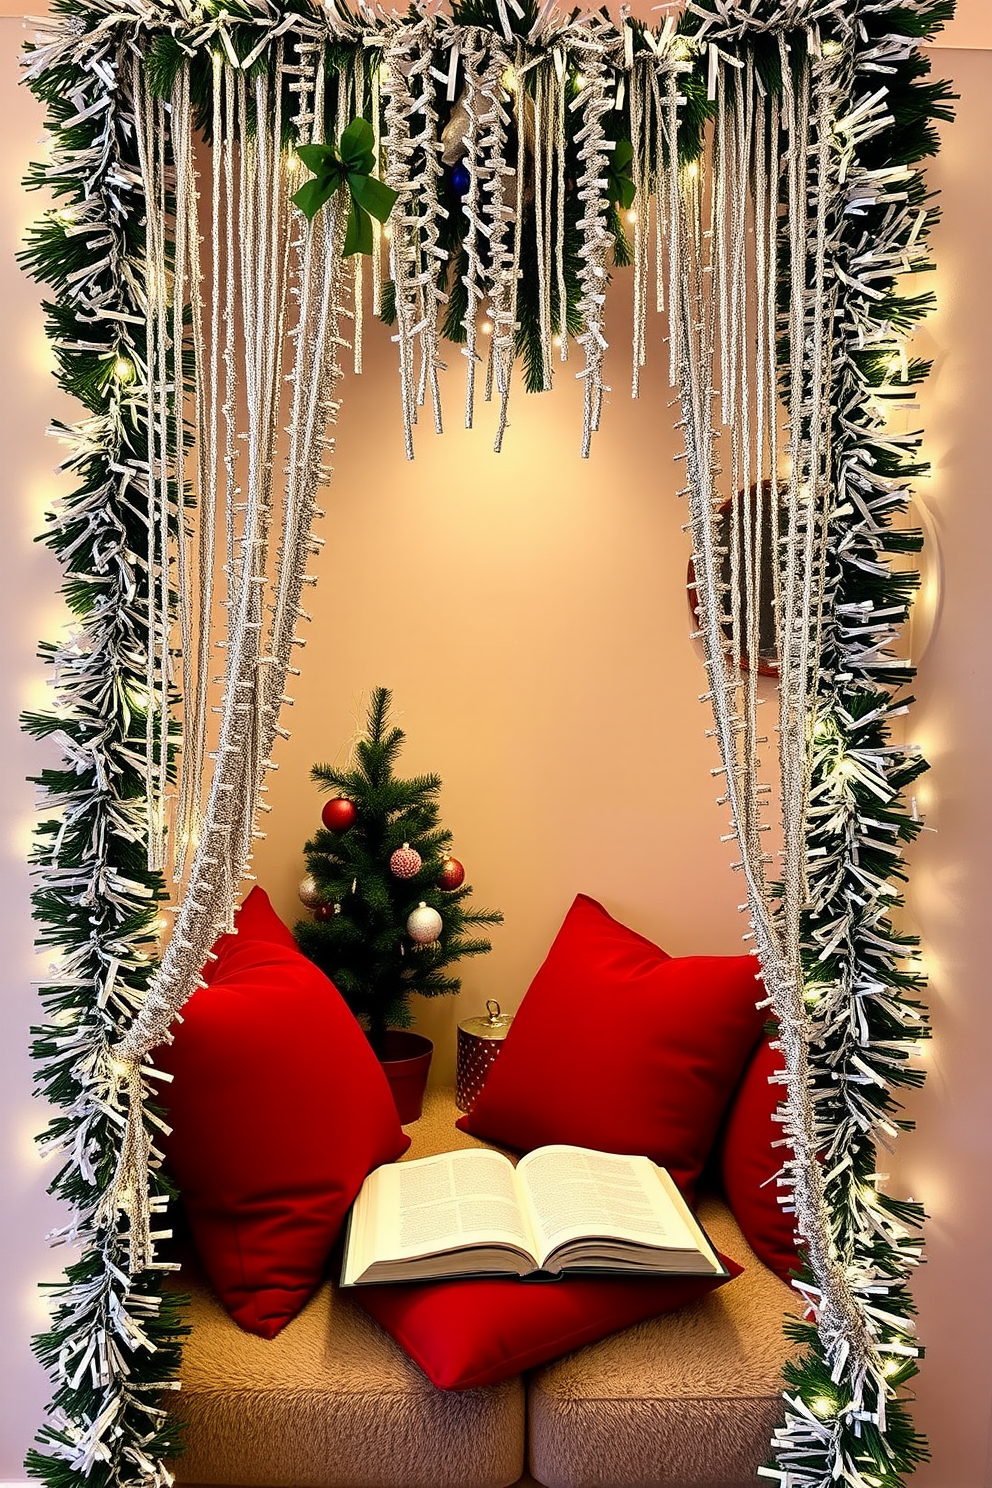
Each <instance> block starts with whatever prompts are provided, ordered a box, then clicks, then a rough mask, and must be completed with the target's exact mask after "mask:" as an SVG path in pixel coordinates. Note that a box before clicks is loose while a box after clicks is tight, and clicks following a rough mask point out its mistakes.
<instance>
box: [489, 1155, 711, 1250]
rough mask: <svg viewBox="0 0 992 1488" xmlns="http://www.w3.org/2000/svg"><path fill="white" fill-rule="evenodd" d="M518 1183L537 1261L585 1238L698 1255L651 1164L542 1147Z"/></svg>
mask: <svg viewBox="0 0 992 1488" xmlns="http://www.w3.org/2000/svg"><path fill="white" fill-rule="evenodd" d="M517 1179H518V1182H519V1184H520V1187H521V1190H522V1192H523V1195H524V1199H525V1202H526V1204H527V1208H528V1211H529V1215H530V1221H531V1224H532V1225H533V1228H534V1229H535V1231H536V1232H537V1238H538V1242H539V1250H538V1259H539V1260H542V1261H543V1258H544V1257H545V1256H546V1255H547V1254H548V1252H549V1251H551V1250H554V1249H555V1248H556V1247H557V1246H559V1245H561V1244H562V1243H563V1242H565V1241H566V1240H573V1239H579V1238H580V1237H582V1236H586V1235H597V1236H598V1235H603V1236H611V1237H616V1238H617V1239H621V1240H631V1241H636V1242H639V1243H640V1244H642V1245H654V1246H659V1247H665V1248H671V1249H675V1250H696V1249H697V1244H696V1240H695V1237H694V1235H693V1233H692V1231H691V1230H690V1229H689V1228H688V1226H687V1225H686V1223H685V1221H684V1220H683V1219H682V1217H681V1215H680V1214H679V1212H678V1210H677V1209H676V1207H675V1204H674V1203H673V1202H672V1199H671V1198H670V1196H669V1194H668V1192H667V1191H666V1189H665V1187H664V1185H663V1184H662V1183H661V1181H660V1179H659V1175H658V1170H657V1168H656V1167H655V1165H654V1163H653V1162H651V1161H650V1159H649V1158H646V1157H624V1156H614V1155H613V1154H612V1153H608V1152H594V1151H593V1150H592V1149H591V1148H586V1147H566V1146H554V1147H541V1148H538V1150H537V1151H536V1152H532V1153H530V1154H529V1155H528V1156H527V1157H524V1158H521V1160H520V1163H519V1165H518V1167H517Z"/></svg>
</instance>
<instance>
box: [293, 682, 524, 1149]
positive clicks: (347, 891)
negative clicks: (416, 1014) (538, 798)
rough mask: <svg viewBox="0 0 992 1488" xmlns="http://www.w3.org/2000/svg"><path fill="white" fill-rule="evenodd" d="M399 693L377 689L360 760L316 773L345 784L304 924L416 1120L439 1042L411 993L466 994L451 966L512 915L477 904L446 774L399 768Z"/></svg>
mask: <svg viewBox="0 0 992 1488" xmlns="http://www.w3.org/2000/svg"><path fill="white" fill-rule="evenodd" d="M391 702H392V695H391V693H390V692H389V691H388V689H387V688H385V687H377V688H376V689H375V691H374V692H373V694H372V697H371V701H370V703H369V710H368V723H367V732H366V734H365V736H364V737H363V738H362V739H360V740H359V742H358V744H357V745H356V748H355V763H354V766H353V768H351V769H348V770H337V769H335V768H334V767H333V766H331V765H315V766H314V767H313V770H312V772H311V774H312V777H313V779H314V780H315V781H316V782H317V784H318V785H319V786H320V787H321V788H322V789H323V790H325V791H333V792H334V794H333V795H332V797H331V799H330V800H329V801H327V802H326V803H325V805H324V809H323V811H322V813H321V821H322V826H321V828H320V830H319V831H318V832H317V833H316V835H315V836H314V837H313V838H312V840H311V841H309V842H308V843H307V844H306V849H305V851H306V865H307V874H306V877H305V878H304V880H303V882H302V884H301V885H300V898H301V900H302V901H303V903H304V904H305V905H306V906H307V908H308V909H310V910H311V911H312V916H313V917H312V919H309V920H302V921H301V922H300V923H299V924H298V925H297V926H296V930H295V934H296V939H297V943H298V944H299V947H300V949H301V950H302V951H303V953H304V955H306V956H308V957H309V958H310V960H311V961H313V962H314V963H315V964H316V965H317V966H319V967H320V969H321V970H322V971H323V972H324V973H325V974H326V975H327V976H328V977H330V979H331V981H332V982H333V983H334V985H335V986H336V987H337V989H338V991H339V992H340V993H341V995H342V997H343V998H344V999H345V1001H346V1002H347V1003H348V1006H349V1007H350V1008H351V1010H352V1012H353V1013H354V1014H355V1016H356V1017H357V1018H358V1020H359V1021H360V1022H361V1023H362V1025H363V1027H364V1028H365V1029H366V1032H367V1034H368V1038H369V1042H370V1043H371V1045H372V1047H373V1049H374V1050H375V1052H376V1054H377V1055H378V1057H379V1059H380V1060H381V1062H382V1064H383V1068H384V1069H385V1071H386V1075H387V1078H388V1079H389V1080H390V1084H391V1085H392V1088H393V1095H394V1098H395V1099H396V1103H397V1109H398V1110H399V1113H400V1119H401V1120H402V1121H413V1120H416V1118H417V1117H418V1116H419V1115H420V1110H421V1103H422V1100H423V1092H424V1088H425V1086H426V1083H427V1072H428V1068H429V1066H430V1058H431V1053H432V1050H433V1046H432V1044H431V1042H430V1040H429V1039H426V1038H424V1037H423V1036H422V1035H420V1034H416V1033H412V1032H410V1031H409V1030H410V1024H411V1023H412V1022H413V1016H412V1013H411V1010H410V994H411V993H413V992H416V993H418V994H419V995H420V996H422V997H439V996H443V995H445V994H450V993H455V992H458V991H459V990H460V988H461V982H460V980H459V979H458V978H457V977H454V976H451V975H450V974H449V973H448V972H447V970H446V968H447V967H449V966H451V965H452V964H453V963H454V962H456V961H460V960H461V959H462V957H464V956H482V955H485V954H486V953H487V952H488V951H490V950H491V949H492V947H491V945H490V942H489V941H488V940H486V939H484V938H482V937H481V936H478V935H476V934H475V933H474V932H475V931H476V930H477V929H479V928H481V927H482V926H485V925H499V924H502V921H503V916H502V915H501V914H500V913H499V911H498V910H488V909H469V908H468V903H467V901H468V900H469V898H470V896H471V893H472V889H471V885H469V884H467V883H465V870H464V868H463V867H462V865H461V863H459V862H458V860H457V858H454V857H452V855H451V851H450V847H451V841H452V834H451V833H450V832H449V831H447V830H445V828H443V827H442V826H441V825H440V822H439V811H438V804H437V798H438V795H439V793H440V790H441V779H440V776H438V775H420V776H416V777H414V778H413V779H411V780H401V779H399V778H398V777H397V776H396V775H395V774H394V766H395V764H396V760H397V758H398V756H399V753H400V750H401V748H402V746H403V742H404V739H405V737H406V736H405V734H404V733H403V731H402V729H399V728H396V727H393V726H391V725H390V723H389V707H390V703H391Z"/></svg>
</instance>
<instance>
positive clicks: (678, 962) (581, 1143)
mask: <svg viewBox="0 0 992 1488" xmlns="http://www.w3.org/2000/svg"><path fill="white" fill-rule="evenodd" d="M756 969H757V962H756V961H755V960H754V958H753V957H751V956H684V957H680V958H677V959H673V958H672V957H670V956H667V955H666V954H665V952H664V951H662V950H659V948H658V947H657V946H656V945H653V944H652V943H651V941H649V940H645V939H644V937H643V936H641V935H636V934H635V933H634V931H633V930H628V929H627V928H626V926H624V925H621V924H619V923H618V922H617V921H616V920H614V919H613V918H612V917H611V916H610V915H608V914H607V912H606V910H605V909H604V908H603V906H602V905H601V904H597V903H596V901H595V899H588V898H586V896H585V895H584V894H580V895H579V896H578V898H577V899H576V900H575V903H574V904H573V905H572V907H571V909H570V910H569V912H568V914H567V916H566V917H565V922H564V924H563V925H562V927H561V929H560V930H559V932H558V935H557V937H556V939H555V942H554V945H553V946H552V947H551V950H550V952H549V953H548V958H547V960H546V961H545V963H544V965H543V966H542V967H541V969H540V971H539V972H538V973H537V976H536V977H535V978H534V980H533V982H532V983H531V985H530V989H529V991H528V992H527V995H526V997H525V998H524V1000H523V1002H522V1004H521V1006H520V1011H519V1012H518V1013H517V1015H516V1017H515V1018H514V1020H513V1022H512V1023H511V1025H510V1030H509V1032H508V1033H507V1036H506V1040H505V1042H504V1044H503V1049H502V1052H501V1054H500V1056H499V1059H498V1060H497V1061H496V1063H495V1064H494V1065H493V1066H492V1069H491V1070H490V1072H489V1075H488V1077H487V1079H486V1083H485V1085H484V1086H483V1087H482V1091H481V1093H480V1095H479V1098H478V1100H477V1101H476V1103H475V1105H474V1106H473V1108H472V1110H471V1111H470V1112H469V1114H468V1115H467V1116H464V1117H462V1118H461V1120H460V1121H459V1122H458V1125H459V1126H460V1127H461V1129H462V1130H463V1131H469V1132H472V1133H473V1134H474V1135H475V1136H477V1137H483V1138H486V1139H487V1140H489V1141H492V1142H498V1143H501V1144H503V1145H504V1146H507V1147H514V1148H517V1149H518V1150H520V1151H523V1152H529V1151H531V1150H532V1149H533V1148H535V1147H542V1146H544V1145H545V1144H546V1143H550V1142H569V1143H572V1144H574V1145H575V1146H578V1147H596V1148H599V1149H600V1150H601V1151H603V1152H627V1153H643V1154H644V1155H645V1156H647V1157H650V1158H652V1159H653V1160H654V1161H655V1162H657V1163H660V1164H661V1165H662V1167H665V1168H667V1169H668V1171H669V1172H670V1173H671V1175H672V1177H673V1178H674V1179H675V1182H676V1183H677V1184H678V1185H679V1187H680V1188H681V1189H682V1190H683V1191H685V1192H686V1193H689V1194H691V1192H692V1187H693V1184H694V1183H695V1181H696V1179H697V1178H698V1177H699V1174H700V1172H701V1171H702V1168H703V1164H704V1163H705V1161H706V1158H707V1156H708V1155H709V1151H710V1148H711V1147H712V1145H713V1140H714V1138H715V1136H716V1132H717V1128H718V1126H719V1124H720V1118H721V1116H722V1115H723V1112H724V1109H725V1107H726V1105H727V1102H728V1100H729V1099H730V1095H731V1093H732V1091H733V1089H734V1087H735V1085H736V1084H737V1082H738V1080H739V1079H740V1074H741V1070H742V1069H743V1067H744V1063H745V1061H746V1059H747V1056H748V1054H749V1053H750V1051H751V1050H752V1049H753V1048H754V1044H755V1040H756V1039H757V1038H758V1036H759V1034H760V1032H761V1027H762V1023H763V1021H764V1018H765V1014H764V1013H763V1012H759V1010H758V1009H757V1007H756V1006H755V1004H756V1002H757V1000H758V998H759V997H760V996H761V988H760V986H759V984H758V982H757V981H756V980H755V973H756Z"/></svg>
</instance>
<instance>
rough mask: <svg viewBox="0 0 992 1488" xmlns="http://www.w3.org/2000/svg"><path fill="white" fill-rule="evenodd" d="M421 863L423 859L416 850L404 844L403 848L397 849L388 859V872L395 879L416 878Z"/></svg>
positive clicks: (407, 843) (406, 843)
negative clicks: (392, 874) (393, 875)
mask: <svg viewBox="0 0 992 1488" xmlns="http://www.w3.org/2000/svg"><path fill="white" fill-rule="evenodd" d="M422 862H423V859H422V858H421V856H420V854H419V853H418V851H417V849H416V848H415V847H411V846H410V844H409V842H404V844H403V846H402V847H398V848H397V849H396V851H395V852H394V853H393V855H392V856H391V858H390V859H389V871H390V873H394V874H395V875H396V877H397V878H416V876H417V874H418V873H419V872H420V868H421V864H422Z"/></svg>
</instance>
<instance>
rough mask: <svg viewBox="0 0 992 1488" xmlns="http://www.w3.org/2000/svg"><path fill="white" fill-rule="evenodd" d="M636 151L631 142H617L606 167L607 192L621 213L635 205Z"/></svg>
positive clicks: (623, 140)
mask: <svg viewBox="0 0 992 1488" xmlns="http://www.w3.org/2000/svg"><path fill="white" fill-rule="evenodd" d="M633 163H634V150H633V146H632V145H631V143H630V140H627V139H622V140H618V141H617V147H616V149H615V150H614V151H613V155H612V157H611V158H610V161H609V164H608V165H607V167H606V182H607V192H608V194H609V198H610V201H611V202H616V204H617V207H618V208H619V209H620V211H621V212H626V211H627V209H628V208H629V207H631V206H633V204H634V196H635V194H636V193H635V189H634V175H633Z"/></svg>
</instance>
